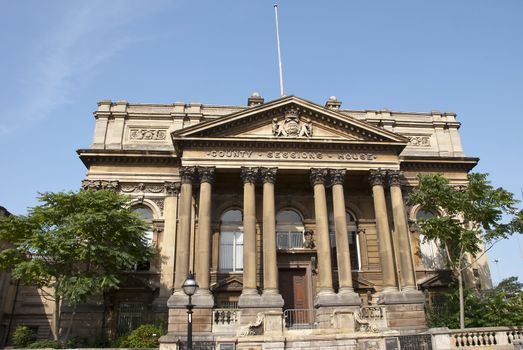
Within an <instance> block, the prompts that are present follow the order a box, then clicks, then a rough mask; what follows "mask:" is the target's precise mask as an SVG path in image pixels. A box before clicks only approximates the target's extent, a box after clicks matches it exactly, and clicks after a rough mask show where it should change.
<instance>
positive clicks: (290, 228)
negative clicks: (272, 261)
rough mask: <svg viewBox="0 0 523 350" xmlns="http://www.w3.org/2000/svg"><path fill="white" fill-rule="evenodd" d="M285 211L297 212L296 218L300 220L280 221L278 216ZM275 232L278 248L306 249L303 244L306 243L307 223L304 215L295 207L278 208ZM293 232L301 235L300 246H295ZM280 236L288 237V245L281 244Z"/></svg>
mask: <svg viewBox="0 0 523 350" xmlns="http://www.w3.org/2000/svg"><path fill="white" fill-rule="evenodd" d="M284 212H291V213H294V214H296V219H297V220H298V221H288V222H281V221H280V223H278V216H279V215H280V214H282V213H284ZM275 223H276V225H275V231H276V232H275V233H276V249H277V250H296V249H305V247H304V246H303V245H304V243H305V224H304V220H303V215H301V213H300V212H299V211H298V210H296V209H294V208H288V207H286V208H282V209H280V210H278V212H277V213H276V216H275ZM293 234H296V236H298V235H299V236H300V238H301V244H300V245H299V246H294V244H293V243H294V239H295V237H294V238H293ZM280 237H286V239H287V246H286V247H283V246H280Z"/></svg>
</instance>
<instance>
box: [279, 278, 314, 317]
mask: <svg viewBox="0 0 523 350" xmlns="http://www.w3.org/2000/svg"><path fill="white" fill-rule="evenodd" d="M279 289H280V293H281V295H282V297H283V300H284V305H283V309H284V310H287V309H308V308H309V293H308V291H309V281H308V278H307V270H306V269H301V268H294V269H280V270H279Z"/></svg>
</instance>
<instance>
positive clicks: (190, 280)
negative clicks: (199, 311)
mask: <svg viewBox="0 0 523 350" xmlns="http://www.w3.org/2000/svg"><path fill="white" fill-rule="evenodd" d="M182 289H183V292H184V293H185V295H187V296H188V297H189V303H188V304H187V349H188V350H192V309H193V306H194V305H193V304H192V300H191V297H192V296H193V295H194V293H195V292H196V289H198V283H196V280H195V279H194V274H193V273H192V272H191V271H189V274H188V275H187V279H186V280H185V282H183V284H182Z"/></svg>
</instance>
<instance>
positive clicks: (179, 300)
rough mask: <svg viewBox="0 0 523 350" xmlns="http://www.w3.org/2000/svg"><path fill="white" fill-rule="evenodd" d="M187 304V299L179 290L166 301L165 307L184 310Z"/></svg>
mask: <svg viewBox="0 0 523 350" xmlns="http://www.w3.org/2000/svg"><path fill="white" fill-rule="evenodd" d="M188 303H189V297H188V296H187V295H185V293H184V292H183V291H181V290H176V291H174V293H173V294H172V295H171V296H170V297H169V299H168V300H167V307H168V308H174V309H179V308H182V309H185V307H186V306H187V304H188Z"/></svg>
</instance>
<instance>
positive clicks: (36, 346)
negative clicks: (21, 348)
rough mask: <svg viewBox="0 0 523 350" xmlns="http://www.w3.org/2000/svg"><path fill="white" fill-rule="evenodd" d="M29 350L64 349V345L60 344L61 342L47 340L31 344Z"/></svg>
mask: <svg viewBox="0 0 523 350" xmlns="http://www.w3.org/2000/svg"><path fill="white" fill-rule="evenodd" d="M27 348H28V349H45V348H47V349H49V348H51V349H62V348H63V346H62V344H60V342H58V341H56V340H50V339H46V340H38V341H35V342H34V343H31V344H29V346H28V347H27Z"/></svg>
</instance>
